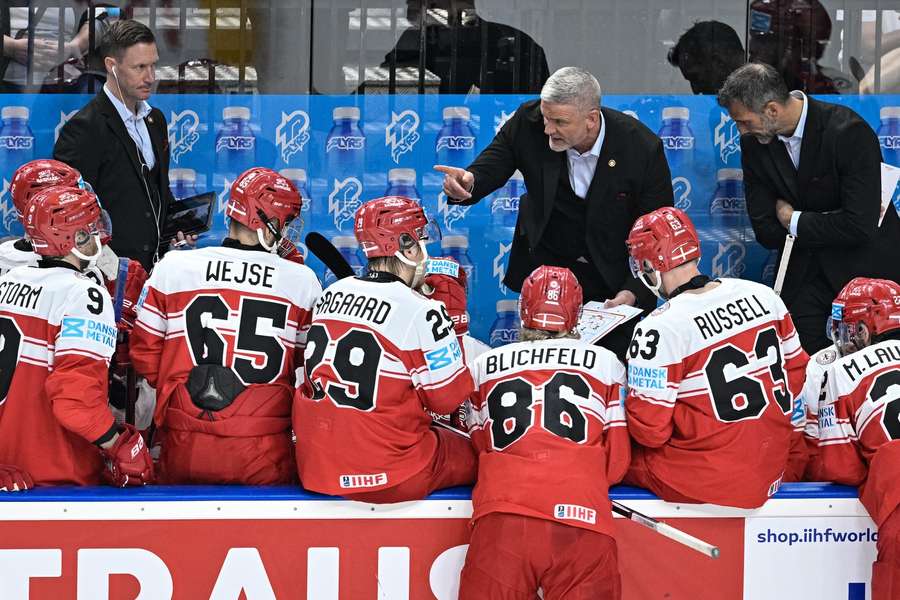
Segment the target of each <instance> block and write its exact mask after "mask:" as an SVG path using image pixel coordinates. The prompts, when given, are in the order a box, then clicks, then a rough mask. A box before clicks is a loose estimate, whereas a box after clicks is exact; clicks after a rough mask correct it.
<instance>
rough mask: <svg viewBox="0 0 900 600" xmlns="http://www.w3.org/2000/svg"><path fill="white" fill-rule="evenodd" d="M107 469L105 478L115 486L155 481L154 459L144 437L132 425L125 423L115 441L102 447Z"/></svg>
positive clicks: (136, 484)
mask: <svg viewBox="0 0 900 600" xmlns="http://www.w3.org/2000/svg"><path fill="white" fill-rule="evenodd" d="M101 452H102V453H103V460H104V461H105V462H106V469H105V470H104V471H103V478H104V480H105V481H106V483H107V484H109V485H111V486H113V487H125V486H141V485H146V484H148V483H153V479H154V475H153V459H152V458H151V457H150V452H149V450H148V449H147V445H146V444H145V443H144V438H143V437H142V436H141V434H140V432H138V430H137V429H135V428H134V427H132V426H131V425H123V426H122V430H121V431H120V432H119V437H118V438H116V441H115V443H114V444H113V445H112V446H110V447H109V448H107V449H101Z"/></svg>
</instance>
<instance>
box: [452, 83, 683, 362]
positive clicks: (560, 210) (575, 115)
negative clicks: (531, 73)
mask: <svg viewBox="0 0 900 600" xmlns="http://www.w3.org/2000/svg"><path fill="white" fill-rule="evenodd" d="M435 168H437V169H438V170H440V171H441V172H443V173H444V174H445V177H444V193H445V194H447V197H448V200H449V201H450V202H455V203H461V204H474V203H475V202H478V201H479V200H480V199H482V198H484V197H485V196H487V195H488V194H490V193H491V192H493V191H494V190H496V189H497V188H499V187H500V186H502V185H503V184H505V183H506V181H507V180H508V179H509V178H510V176H512V174H513V172H515V170H516V169H518V170H520V171H521V172H522V174H523V175H524V178H525V187H526V188H528V194H527V196H523V197H522V198H521V199H520V200H519V216H518V221H517V223H516V233H515V237H514V239H513V245H512V249H511V250H510V258H509V267H508V269H507V271H506V277H505V278H504V280H503V282H504V283H505V284H506V285H507V287H509V288H510V289H513V290H516V291H519V290H520V289H521V287H522V282H523V281H524V280H525V278H526V277H527V276H528V275H529V274H530V273H531V272H532V271H533V270H534V269H535V268H537V267H538V266H540V265H555V266H561V267H567V268H569V269H571V270H572V271H573V272H574V273H575V275H576V276H577V277H578V281H579V282H580V283H581V285H582V287H583V289H584V300H585V302H587V301H589V300H606V299H609V300H610V303H611V304H613V305H617V304H630V305H636V306H640V307H641V308H644V309H652V308H654V307H655V306H656V298H655V297H654V296H653V294H652V293H651V292H650V291H649V290H648V289H647V288H646V287H645V286H644V285H643V284H642V283H641V282H640V281H639V280H638V279H635V278H634V277H633V276H632V274H631V272H630V269H629V266H628V250H627V248H626V246H625V239H626V237H628V231H629V230H630V229H631V226H632V224H633V223H634V221H635V220H636V219H637V218H638V217H639V216H641V215H643V214H646V213H648V212H650V211H652V210H655V209H657V208H659V207H661V206H671V205H672V201H673V197H672V181H671V174H670V173H669V165H668V163H667V162H666V158H665V154H664V153H663V147H662V142H661V141H660V139H659V138H658V137H657V136H656V135H655V134H654V133H653V132H651V131H650V130H649V129H647V127H645V126H644V125H642V124H641V123H640V122H639V121H638V120H636V119H634V118H632V117H630V116H628V115H625V114H623V113H621V112H618V111H616V110H612V109H609V108H601V107H600V84H599V83H597V80H596V79H595V78H594V76H593V75H591V74H590V73H588V72H587V71H584V70H582V69H578V68H575V67H564V68H562V69H560V70H558V71H556V72H555V73H553V74H552V75H551V76H550V77H549V78H548V79H547V82H546V84H544V88H543V89H542V90H541V99H540V100H532V101H529V102H525V103H524V104H522V105H521V106H520V107H519V108H518V110H517V111H516V113H515V114H514V115H513V116H512V117H511V118H510V119H509V121H507V122H506V123H505V124H504V125H503V127H502V128H501V129H500V132H499V133H498V134H497V136H496V137H495V138H494V140H493V141H492V142H491V144H490V145H489V146H488V147H487V148H485V149H484V150H483V151H482V152H481V154H479V155H478V157H477V158H476V159H475V161H474V162H473V163H472V164H471V165H469V167H468V168H467V169H465V170H464V169H457V168H453V167H446V166H443V165H438V166H436V167H435ZM633 323H634V322H633V321H632V328H633ZM629 341H630V328H626V327H620V328H618V329H617V330H615V331H613V333H611V334H610V335H609V336H607V338H604V340H603V342H602V343H603V345H604V346H606V347H608V348H610V349H612V350H613V351H615V352H616V353H617V354H619V356H620V357H622V356H624V349H625V346H627V343H628V342H629Z"/></svg>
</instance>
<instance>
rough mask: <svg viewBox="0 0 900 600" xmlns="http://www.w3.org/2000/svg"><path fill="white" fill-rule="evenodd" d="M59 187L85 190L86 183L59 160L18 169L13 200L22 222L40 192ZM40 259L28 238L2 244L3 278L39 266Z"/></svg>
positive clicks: (0, 266)
mask: <svg viewBox="0 0 900 600" xmlns="http://www.w3.org/2000/svg"><path fill="white" fill-rule="evenodd" d="M57 185H61V186H65V187H84V182H83V181H82V179H81V174H80V173H79V172H78V171H77V170H76V169H73V168H72V167H70V166H69V165H67V164H66V163H63V162H59V161H58V160H49V159H40V160H32V161H30V162H27V163H25V164H24V165H22V166H21V167H19V168H18V169H16V172H15V173H13V177H12V183H10V184H9V196H10V198H12V203H13V208H14V209H15V211H16V217H17V218H18V220H19V221H20V222H22V218H23V216H24V214H25V207H26V206H27V204H28V201H29V200H31V198H32V197H33V196H34V195H35V194H36V193H37V192H39V191H40V190H43V189H46V188H48V187H53V186H57ZM23 225H24V223H23ZM39 258H40V257H39V256H38V255H37V253H36V252H35V251H34V248H32V246H31V242H30V241H28V238H27V237H22V238H19V239H12V240H6V241H5V242H3V243H0V275H2V274H3V273H6V272H7V271H9V270H10V269H12V268H14V267H19V266H23V265H29V266H36V265H37V263H38V260H39Z"/></svg>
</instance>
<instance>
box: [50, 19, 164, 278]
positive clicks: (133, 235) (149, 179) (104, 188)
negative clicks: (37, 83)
mask: <svg viewBox="0 0 900 600" xmlns="http://www.w3.org/2000/svg"><path fill="white" fill-rule="evenodd" d="M101 53H102V56H103V58H104V62H105V65H106V71H107V81H106V84H105V85H104V86H103V88H102V89H101V90H100V92H99V93H98V94H97V95H96V97H94V99H93V100H91V101H90V102H88V104H87V105H86V106H85V107H84V108H82V109H81V110H80V111H78V113H77V114H76V115H75V116H74V117H72V118H71V119H70V120H69V122H68V123H66V124H65V126H64V127H63V129H62V131H61V132H60V135H59V140H57V142H56V146H55V147H54V149H53V157H54V158H56V159H57V160H61V161H63V162H65V163H68V164H70V165H72V166H73V167H75V168H76V169H78V170H79V171H81V175H82V176H83V177H84V179H85V181H87V182H88V183H90V184H91V186H92V187H93V188H94V191H96V192H97V196H98V197H99V198H100V201H101V203H102V204H103V207H104V208H105V209H106V210H107V211H108V212H109V215H110V218H111V219H112V223H113V238H112V242H111V243H110V246H111V247H112V249H113V250H114V251H115V252H116V254H118V255H119V256H127V257H129V258H133V259H135V260H138V261H140V262H141V264H142V265H143V266H144V268H145V269H147V270H148V271H149V270H150V268H151V267H152V266H153V263H154V261H155V259H156V257H157V256H158V252H159V251H160V242H161V240H160V239H159V237H160V227H161V225H162V223H163V220H164V219H165V216H166V209H167V207H168V205H169V203H170V202H172V201H174V199H173V197H172V193H171V191H170V190H169V142H168V134H167V130H166V118H165V117H164V116H163V113H162V112H161V111H160V110H159V109H158V108H151V107H150V105H149V104H148V103H147V99H148V98H149V97H150V92H151V88H152V86H153V83H154V81H155V79H156V63H157V61H158V60H159V55H158V53H157V51H156V41H155V38H154V36H153V32H151V31H150V29H148V28H147V27H146V26H145V25H143V24H141V23H139V22H137V21H128V20H124V21H117V22H115V23H113V25H112V26H110V28H109V30H108V31H107V33H106V35H105V36H104V38H103V43H102V45H101ZM162 242H164V243H167V242H168V240H162Z"/></svg>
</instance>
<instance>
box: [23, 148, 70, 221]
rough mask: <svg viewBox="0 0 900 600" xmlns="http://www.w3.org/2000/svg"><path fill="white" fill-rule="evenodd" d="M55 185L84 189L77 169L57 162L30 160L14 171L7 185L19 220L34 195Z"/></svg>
mask: <svg viewBox="0 0 900 600" xmlns="http://www.w3.org/2000/svg"><path fill="white" fill-rule="evenodd" d="M57 185H61V186H65V187H84V182H83V180H82V179H81V173H79V172H78V170H77V169H75V168H73V167H70V166H69V165H67V164H66V163H64V162H60V161H58V160H52V159H40V160H32V161H30V162H27V163H25V164H24V165H22V166H21V167H19V168H18V169H16V172H15V173H14V174H13V178H12V183H10V185H9V195H10V196H11V197H12V201H13V206H15V208H16V210H17V211H18V212H19V216H20V218H21V216H22V215H24V214H25V206H26V204H28V201H29V200H31V198H32V197H33V196H34V194H35V193H37V192H38V191H40V190H42V189H45V188H48V187H53V186H57Z"/></svg>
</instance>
